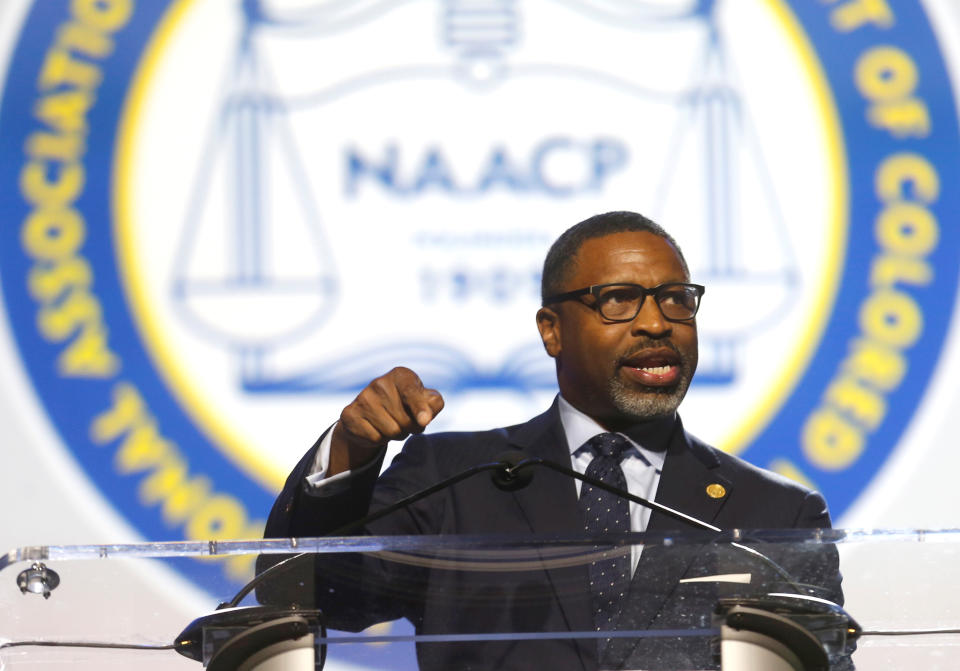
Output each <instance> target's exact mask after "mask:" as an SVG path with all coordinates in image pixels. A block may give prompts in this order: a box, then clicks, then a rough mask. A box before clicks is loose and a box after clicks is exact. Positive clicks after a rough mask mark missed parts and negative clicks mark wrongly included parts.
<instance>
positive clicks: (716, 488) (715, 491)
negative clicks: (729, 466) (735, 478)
mask: <svg viewBox="0 0 960 671" xmlns="http://www.w3.org/2000/svg"><path fill="white" fill-rule="evenodd" d="M726 495H727V488H726V487H724V486H723V485H721V484H720V483H719V482H714V483H713V484H712V485H707V496H709V497H710V498H711V499H722V498H723V497H724V496H726Z"/></svg>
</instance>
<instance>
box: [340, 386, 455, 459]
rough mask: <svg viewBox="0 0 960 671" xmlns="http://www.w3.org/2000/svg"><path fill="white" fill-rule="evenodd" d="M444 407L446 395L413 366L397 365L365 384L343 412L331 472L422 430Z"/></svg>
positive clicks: (366, 457) (372, 455) (370, 455)
mask: <svg viewBox="0 0 960 671" xmlns="http://www.w3.org/2000/svg"><path fill="white" fill-rule="evenodd" d="M441 410H443V397H442V396H440V392H438V391H437V390H435V389H427V388H425V387H424V386H423V382H421V381H420V378H419V377H418V376H417V374H416V373H414V372H413V371H412V370H410V369H409V368H402V367H400V368H394V369H393V370H391V371H390V372H389V373H387V374H386V375H383V376H381V377H378V378H377V379H375V380H374V381H373V382H371V383H370V384H368V385H367V386H366V387H364V389H363V391H361V392H360V393H359V394H358V395H357V397H356V398H355V399H354V400H353V402H352V403H350V405H348V406H347V407H346V408H344V409H343V412H341V413H340V422H339V423H338V424H337V426H336V428H334V430H333V436H332V437H331V443H330V468H329V471H328V474H329V475H335V474H336V473H340V472H341V471H345V470H348V469H354V468H357V467H359V466H362V465H363V464H365V463H367V462H368V461H370V460H371V459H372V458H373V457H374V456H375V455H376V454H377V453H378V452H379V451H380V449H381V448H382V447H383V446H384V445H386V444H387V443H388V442H389V441H391V440H403V439H404V438H406V437H407V436H409V435H410V434H411V433H420V432H421V431H423V430H424V428H426V426H427V424H429V423H430V422H431V421H433V418H434V417H436V416H437V414H438V413H439V412H440V411H441Z"/></svg>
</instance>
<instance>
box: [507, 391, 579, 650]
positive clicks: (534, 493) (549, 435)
mask: <svg viewBox="0 0 960 671" xmlns="http://www.w3.org/2000/svg"><path fill="white" fill-rule="evenodd" d="M508 442H509V443H510V446H511V447H512V448H515V449H519V450H521V451H522V452H524V453H525V454H528V455H529V456H530V457H535V458H541V459H545V460H550V461H553V462H556V463H559V464H563V465H565V466H567V467H569V466H570V449H569V447H568V446H567V439H566V437H565V435H564V433H563V427H562V425H561V423H560V412H559V409H558V406H557V402H556V401H554V404H553V406H551V408H550V409H549V410H548V411H547V412H546V413H544V414H542V415H540V416H538V417H535V418H534V419H532V420H530V421H529V422H527V423H526V424H523V425H522V426H520V427H518V429H517V430H516V431H514V432H511V433H510V434H509V435H508ZM513 496H514V499H515V500H516V502H517V504H518V506H519V507H520V509H521V510H522V512H523V516H524V518H525V519H526V521H527V523H528V525H529V526H530V531H531V532H532V533H534V534H557V535H572V534H582V533H583V528H584V527H583V517H582V514H581V513H580V508H579V506H578V505H577V489H576V485H575V484H574V481H573V479H572V478H569V477H567V476H565V475H563V474H561V473H556V472H554V471H551V470H549V469H546V468H537V467H533V480H532V481H531V483H530V484H529V485H528V486H527V487H524V488H523V489H519V490H517V491H515V492H513ZM543 559H544V561H545V562H546V563H547V565H548V566H550V561H549V557H543ZM546 573H547V577H548V579H549V580H550V584H551V586H552V588H553V590H554V594H555V595H556V598H557V602H558V603H559V604H560V610H561V611H562V613H563V617H564V620H565V621H566V623H567V626H568V627H569V628H570V631H592V630H593V626H594V624H593V617H592V615H591V606H590V590H589V587H588V585H589V575H588V572H587V567H586V566H585V565H577V566H563V567H556V566H550V567H549V568H547V569H546ZM575 643H576V645H577V650H578V652H579V653H580V659H581V663H582V664H583V666H584V668H587V669H589V668H595V666H596V646H595V644H594V643H593V639H588V640H586V641H583V640H580V639H577V640H576V641H575Z"/></svg>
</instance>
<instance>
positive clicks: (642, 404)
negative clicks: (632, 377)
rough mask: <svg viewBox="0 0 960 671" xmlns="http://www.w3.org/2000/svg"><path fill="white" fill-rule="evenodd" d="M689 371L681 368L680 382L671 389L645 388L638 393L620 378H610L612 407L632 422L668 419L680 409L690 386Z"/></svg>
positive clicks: (686, 368) (615, 376)
mask: <svg viewBox="0 0 960 671" xmlns="http://www.w3.org/2000/svg"><path fill="white" fill-rule="evenodd" d="M689 370H690V369H689V368H688V367H687V366H684V367H683V372H682V373H681V375H680V380H679V381H678V382H677V384H676V386H674V387H671V388H663V387H647V388H645V389H644V390H643V391H638V390H637V388H636V387H632V386H627V385H626V384H625V383H624V381H623V380H622V379H620V376H618V375H614V376H613V377H611V378H610V385H609V388H608V389H609V392H610V398H611V400H612V401H613V405H614V407H615V408H616V409H617V410H619V411H620V413H621V414H622V415H623V416H624V417H625V418H626V419H629V420H631V421H634V422H648V421H650V420H652V419H660V418H662V417H669V416H670V415H672V414H673V413H675V412H676V411H677V408H678V407H680V401H682V400H683V397H684V396H686V394H687V388H688V387H689V386H690V377H691V376H690V374H689V373H688V372H687V371H689Z"/></svg>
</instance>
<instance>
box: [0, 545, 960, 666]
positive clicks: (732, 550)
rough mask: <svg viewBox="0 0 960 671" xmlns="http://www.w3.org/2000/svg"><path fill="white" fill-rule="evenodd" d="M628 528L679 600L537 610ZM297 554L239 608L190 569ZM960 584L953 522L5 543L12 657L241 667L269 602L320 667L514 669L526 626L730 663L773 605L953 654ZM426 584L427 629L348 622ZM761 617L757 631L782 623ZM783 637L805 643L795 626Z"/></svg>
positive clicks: (824, 634)
mask: <svg viewBox="0 0 960 671" xmlns="http://www.w3.org/2000/svg"><path fill="white" fill-rule="evenodd" d="M632 545H642V548H643V549H642V551H641V561H643V557H646V559H647V560H648V561H653V560H654V559H655V561H656V564H657V565H658V566H661V565H662V566H667V567H669V566H673V567H680V569H679V570H678V571H676V572H675V573H674V574H672V575H674V576H676V577H677V579H675V580H671V581H670V582H669V584H668V583H667V582H666V581H664V582H663V584H659V583H658V582H657V581H652V584H650V585H647V586H645V587H644V588H643V593H642V595H641V596H640V597H637V598H643V599H652V600H654V601H656V600H657V599H667V600H666V602H665V603H669V604H671V605H670V606H669V609H670V614H669V617H666V616H665V617H664V618H662V619H658V618H656V617H655V618H654V619H653V620H652V621H649V622H646V624H645V625H644V626H643V627H638V628H636V629H633V628H631V627H630V626H629V625H624V626H619V627H618V628H617V629H616V630H615V631H604V632H596V631H594V630H592V628H589V627H584V628H582V629H577V628H574V629H570V628H564V627H557V626H553V625H550V626H546V627H538V626H536V622H538V621H539V620H537V617H539V615H538V614H540V613H551V612H552V611H551V610H550V609H556V608H558V606H557V604H558V603H562V602H564V601H570V602H574V601H577V600H578V599H579V600H582V599H583V598H584V595H583V593H582V583H581V582H577V581H575V580H570V581H565V580H564V579H563V576H569V575H575V574H576V571H578V570H582V569H583V567H584V566H585V565H586V564H588V563H589V562H591V561H593V560H595V559H597V558H598V557H603V556H607V555H608V554H610V553H614V554H615V553H621V552H630V551H631V546H632ZM301 554H302V556H300V557H298V558H293V557H294V556H295V555H301ZM257 558H259V561H257ZM284 560H285V561H286V563H285V564H283V566H284V567H286V568H278V569H272V573H271V574H270V575H271V576H272V577H268V578H267V579H264V581H263V582H262V583H261V584H259V585H258V586H257V588H256V589H255V590H252V591H251V592H250V593H249V594H247V595H245V596H243V597H242V598H241V599H240V600H239V602H238V603H237V604H236V605H235V607H230V608H221V609H220V610H217V609H218V606H223V605H225V604H230V602H231V601H233V600H235V597H237V596H238V592H240V587H239V583H238V582H236V581H230V580H229V579H228V578H227V577H224V578H223V580H222V582H219V583H218V582H217V581H216V580H210V581H209V584H204V585H200V586H198V585H197V584H196V582H195V581H194V580H191V579H190V578H189V576H190V575H191V572H190V568H191V566H193V565H194V564H195V563H197V562H206V563H209V562H226V561H230V562H233V563H234V564H235V565H237V566H243V565H245V566H248V567H250V575H249V577H252V576H253V570H252V567H253V566H254V564H255V563H256V564H257V565H258V566H259V570H260V571H261V572H262V571H264V570H265V569H266V568H267V567H269V566H270V565H272V564H276V563H278V562H280V561H284ZM837 562H839V571H840V573H841V574H842V576H843V581H842V587H843V595H844V597H845V604H844V609H845V611H846V614H849V616H851V619H849V620H845V619H844V615H845V614H844V611H843V609H834V608H831V607H830V606H829V605H828V601H829V600H831V599H830V597H834V598H835V596H836V595H835V594H832V593H831V590H832V587H831V586H835V585H834V583H833V581H834V579H835V578H836V575H831V572H833V573H835V569H836V566H837ZM811 567H813V568H812V569H811ZM371 574H372V575H373V577H372V578H371ZM205 575H206V574H205ZM223 575H224V576H226V573H223ZM360 576H362V577H360ZM438 576H441V577H442V578H443V579H438ZM544 586H547V588H545V587H544ZM565 591H566V592H567V593H565ZM631 596H636V595H634V594H633V593H631ZM958 597H960V531H958V530H943V531H916V530H910V531H875V530H846V531H841V530H833V531H801V530H784V531H776V530H766V531H763V530H761V531H731V532H724V533H723V534H720V535H717V534H712V533H707V532H693V533H689V534H673V535H669V536H665V535H662V534H661V535H656V536H654V535H643V534H624V535H621V536H618V537H615V538H605V539H596V538H586V537H562V538H561V537H522V538H521V537H504V536H497V537H494V536H486V537H458V536H423V537H405V536H393V537H372V536H367V537H364V536H360V537H338V538H306V539H286V540H255V541H210V542H182V543H170V542H165V543H142V544H127V545H74V546H38V547H26V548H20V549H15V550H13V551H11V552H9V553H8V554H7V555H6V556H5V557H3V558H2V559H0V608H2V611H0V612H2V614H0V669H3V670H6V669H11V670H16V669H61V668H66V667H67V665H70V668H73V669H79V670H83V669H87V668H89V669H132V668H135V669H137V670H138V671H149V670H151V669H195V670H196V671H199V670H200V669H202V668H204V665H205V664H211V667H210V668H214V666H216V665H217V664H219V665H220V666H219V667H218V668H241V667H240V666H239V662H237V661H223V660H225V659H229V657H228V656H225V654H221V653H220V650H221V649H222V648H223V646H224V645H225V643H227V642H229V641H230V640H231V639H232V637H234V636H235V635H236V634H237V633H239V632H242V631H245V630H247V629H249V628H251V627H255V626H258V625H260V624H262V622H263V621H273V620H277V619H278V618H279V619H283V618H289V617H290V616H291V615H293V616H294V617H293V619H292V621H293V624H290V623H289V622H288V623H287V624H286V625H283V626H286V627H287V628H288V629H289V628H290V627H293V629H294V630H296V631H295V633H293V634H290V635H289V636H288V637H287V638H288V639H289V640H295V639H296V640H300V641H301V644H300V648H301V652H300V653H298V654H301V656H302V655H304V654H309V657H310V659H311V660H314V664H313V665H311V667H310V668H318V669H319V668H321V667H322V668H325V669H331V670H334V671H336V670H338V669H339V670H348V669H350V670H354V669H384V670H386V669H396V670H397V671H404V670H412V669H416V668H417V653H416V651H415V650H416V648H417V646H419V647H420V649H421V652H422V651H423V650H434V649H437V650H439V649H441V648H442V649H444V650H446V651H448V652H449V651H453V652H452V653H451V654H452V655H453V656H452V657H451V656H449V655H448V657H447V659H457V656H456V655H457V652H456V651H457V650H458V649H461V648H458V647H457V646H463V647H462V649H463V650H465V651H467V650H469V651H471V652H470V654H472V655H475V654H476V651H477V650H484V651H489V652H490V654H491V655H493V654H501V655H503V656H504V657H503V659H504V660H506V661H504V662H503V663H504V664H505V666H504V667H503V668H538V667H537V666H536V664H535V663H534V662H535V660H530V659H524V660H523V661H521V662H519V663H516V664H514V666H510V662H509V655H510V654H511V651H518V650H519V651H523V650H525V649H526V650H537V649H538V648H536V646H533V647H531V643H530V642H531V641H533V642H536V641H541V642H542V641H552V642H553V643H552V644H551V645H553V644H556V645H561V646H562V645H571V646H572V645H580V646H590V645H596V642H597V639H604V640H605V641H607V643H605V645H612V644H614V643H611V642H616V643H615V644H616V645H619V646H621V647H623V646H627V648H628V649H630V650H635V651H640V650H644V651H646V652H644V653H642V654H641V653H639V652H638V653H637V654H634V655H633V656H632V657H630V658H629V659H631V661H632V662H633V663H632V664H631V665H630V666H628V667H626V668H649V669H670V668H674V669H691V668H721V659H720V653H721V651H722V652H723V655H724V660H723V662H724V664H726V663H727V662H728V659H727V658H728V657H732V656H733V655H734V654H738V653H736V651H734V647H736V644H737V642H738V641H740V642H741V643H743V645H741V646H740V648H741V649H742V648H744V646H746V648H751V646H753V647H756V646H755V645H754V644H753V643H750V642H749V640H748V641H747V642H746V643H744V641H743V640H742V639H743V637H744V636H746V637H747V639H749V637H750V636H752V635H753V634H754V633H755V632H754V631H753V630H754V629H756V627H755V626H754V624H751V622H752V621H751V618H752V617H753V618H757V617H759V618H760V619H761V620H763V619H764V618H765V617H766V616H765V615H762V613H773V614H774V615H775V616H776V617H779V618H785V619H788V620H790V622H788V623H786V624H784V625H783V626H784V627H787V628H789V627H792V626H794V625H795V624H797V623H799V625H801V627H802V628H803V629H805V630H806V631H808V632H812V634H813V636H814V639H815V640H816V643H817V644H818V645H820V646H821V647H822V648H823V649H824V650H825V651H826V653H827V654H828V656H829V657H830V659H831V660H832V662H833V666H832V667H831V668H841V669H842V668H853V666H855V667H856V668H857V669H860V670H864V669H894V670H895V669H910V670H911V671H913V670H915V669H925V670H928V671H929V670H937V669H943V670H946V669H957V668H960V598H958ZM821 599H823V601H821ZM424 600H429V601H430V603H431V604H432V605H433V607H434V611H435V612H441V613H448V614H449V617H448V619H447V620H446V621H442V622H439V623H438V622H436V621H434V622H433V623H422V624H423V626H422V627H421V628H420V630H419V631H418V630H416V629H415V628H414V627H413V626H412V625H411V624H410V623H409V622H407V621H403V620H399V621H394V622H386V623H381V624H375V625H373V626H370V627H367V628H364V629H362V630H361V631H350V630H352V629H357V628H358V627H359V626H363V625H365V624H366V619H368V618H369V617H372V616H373V614H374V613H378V612H380V610H381V609H382V610H383V612H385V613H395V612H400V611H404V609H403V608H400V609H399V611H398V609H397V608H394V607H395V606H396V605H397V604H408V605H409V604H413V605H411V606H410V608H412V609H413V611H411V612H414V611H416V609H417V607H418V606H417V604H422V603H423V602H424ZM264 604H266V605H264ZM268 607H269V608H271V609H273V610H270V611H269V612H268V611H266V609H267V608H268ZM562 607H565V606H562ZM562 607H561V609H562ZM663 608H664V609H665V610H666V609H668V608H667V606H664V607H663ZM738 609H739V610H738ZM757 611H760V612H761V615H757ZM265 612H266V613H267V614H266V615H264V613H265ZM504 612H508V613H511V615H510V617H506V618H505V617H503V613H504ZM517 613H520V615H517ZM224 614H227V615H224ZM230 614H237V616H236V617H235V618H233V619H231V617H232V616H231V615H230ZM531 614H532V615H531ZM211 616H212V618H211ZM198 618H199V619H198ZM238 618H239V619H238ZM511 618H512V619H511ZM374 619H376V618H374ZM542 621H543V622H547V621H548V618H547V617H546V615H544V617H543V620H542ZM549 621H550V622H555V621H556V618H553V619H549ZM778 622H779V620H778ZM304 623H305V624H304ZM454 623H456V624H454ZM514 623H519V625H521V626H516V627H513V626H511V624H514ZM760 625H761V626H760V629H761V633H763V627H765V626H768V625H769V622H766V623H764V622H761V623H760ZM271 626H272V625H271ZM777 626H780V625H777ZM298 627H300V628H303V627H305V628H306V629H307V630H309V635H310V636H311V637H312V639H309V640H311V641H312V642H311V643H310V644H308V645H306V646H304V645H303V644H302V641H303V640H307V639H302V638H301V637H302V635H303V633H304V632H303V631H301V630H299V629H297V628H298ZM274 628H275V627H274ZM774 628H775V629H776V628H777V627H776V626H775V627H774ZM766 633H771V632H769V631H768V632H766ZM269 635H273V634H269ZM772 635H773V638H775V639H776V638H777V636H778V634H777V633H776V632H773V634H772ZM282 636H283V635H281V638H282ZM791 636H794V638H793V639H791V638H790V637H791ZM796 636H799V637H800V638H801V639H803V640H799V639H797V638H796ZM252 638H256V636H254V637H252ZM767 638H769V636H768V637H767ZM781 638H782V637H781ZM784 640H786V641H787V643H791V644H792V643H798V642H799V645H800V647H801V648H802V647H803V646H804V645H807V646H809V645H810V639H809V638H806V639H804V635H803V634H802V633H799V634H796V633H795V634H789V635H787V637H786V639H784ZM731 641H732V643H731ZM268 642H269V641H268ZM782 642H783V640H781V641H780V642H774V643H773V644H771V645H773V648H770V650H773V649H775V648H776V646H777V645H780V644H781V643H782ZM728 644H730V646H733V647H729V646H728ZM443 646H446V647H443ZM234 647H235V648H236V647H237V646H236V645H234ZM293 647H297V646H296V645H294V646H293ZM304 647H306V651H307V652H306V653H304V652H303V651H302V649H303V648H304ZM787 647H789V646H787ZM854 648H855V651H853V652H852V656H851V657H849V658H848V657H847V656H846V654H845V653H849V652H850V651H852V650H853V649H854ZM690 650H692V651H695V652H694V653H691V654H690V655H689V656H687V652H686V651H690ZM770 650H767V651H766V652H765V653H764V654H767V653H769V652H770ZM217 654H221V657H220V660H219V661H216V662H214V658H215V656H216V655H217ZM521 654H522V653H521ZM801 656H802V651H801ZM234 659H236V658H234ZM691 660H693V661H691ZM851 660H852V664H851ZM794 661H795V660H794ZM694 662H695V666H691V664H692V663H694ZM224 664H226V665H227V666H224ZM498 664H499V663H498ZM464 666H470V664H468V663H465V664H464ZM250 668H255V667H250ZM263 668H268V667H263ZM490 668H499V667H498V666H495V665H493V664H492V663H491V665H490ZM571 668H581V665H579V664H578V665H573V666H571ZM724 668H727V667H726V666H724ZM754 668H758V667H756V666H754ZM769 668H773V667H769ZM783 668H790V667H783ZM801 668H802V667H801Z"/></svg>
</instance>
